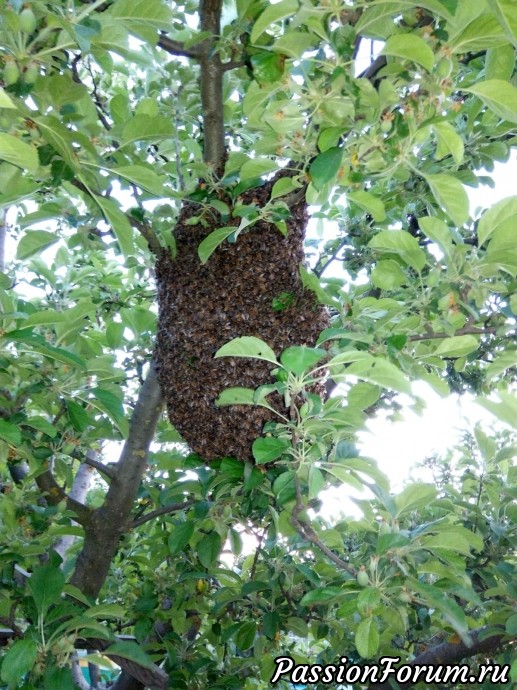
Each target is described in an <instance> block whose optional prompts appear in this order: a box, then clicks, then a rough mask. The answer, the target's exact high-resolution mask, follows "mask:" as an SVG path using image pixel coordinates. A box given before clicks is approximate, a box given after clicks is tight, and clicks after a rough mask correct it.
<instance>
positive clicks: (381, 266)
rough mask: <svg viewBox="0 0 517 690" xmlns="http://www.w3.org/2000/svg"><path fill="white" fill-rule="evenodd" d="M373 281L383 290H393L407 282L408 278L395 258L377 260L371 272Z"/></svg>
mask: <svg viewBox="0 0 517 690" xmlns="http://www.w3.org/2000/svg"><path fill="white" fill-rule="evenodd" d="M371 278H372V283H373V284H374V285H375V287H378V288H380V289H381V290H393V289H394V288H397V287H400V286H401V285H404V283H407V281H408V278H407V276H406V274H405V273H404V271H403V270H402V269H401V268H400V265H399V264H398V263H397V262H396V261H393V259H384V260H381V261H377V263H376V265H375V266H374V268H373V270H372V274H371Z"/></svg>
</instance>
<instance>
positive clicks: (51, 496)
mask: <svg viewBox="0 0 517 690" xmlns="http://www.w3.org/2000/svg"><path fill="white" fill-rule="evenodd" d="M36 484H37V486H38V489H39V490H40V491H41V493H42V494H44V495H45V499H46V500H47V501H48V503H50V505H53V506H56V505H57V504H58V503H61V501H66V507H67V508H68V509H69V510H73V511H74V513H75V514H76V515H77V522H78V523H79V524H80V525H82V526H83V527H86V525H87V524H88V521H89V520H90V518H91V514H92V511H91V510H90V509H89V508H87V507H86V506H85V505H83V504H82V503H79V501H76V500H75V499H74V498H71V497H70V496H69V495H68V494H67V493H66V491H65V490H64V489H62V488H61V487H60V486H59V484H58V483H57V481H56V479H55V477H54V475H53V473H52V470H51V469H50V467H48V469H46V470H45V471H44V472H43V473H42V474H40V475H39V476H38V477H36Z"/></svg>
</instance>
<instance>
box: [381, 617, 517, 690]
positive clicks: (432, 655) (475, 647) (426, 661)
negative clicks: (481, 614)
mask: <svg viewBox="0 0 517 690" xmlns="http://www.w3.org/2000/svg"><path fill="white" fill-rule="evenodd" d="M491 629H492V630H494V628H491ZM488 630H489V629H488V628H487V627H482V628H477V629H475V630H471V631H469V636H470V639H471V642H472V644H471V645H470V646H467V645H466V644H465V643H464V642H461V641H460V642H458V643H456V642H443V643H442V644H439V645H436V646H435V647H431V649H427V650H426V651H425V652H423V653H422V654H419V655H418V656H417V657H415V658H414V659H412V660H411V661H408V662H407V665H408V666H429V665H430V666H435V665H438V664H439V665H451V664H455V663H458V662H459V661H461V660H462V659H470V658H472V657H473V656H476V655H477V654H494V653H495V652H497V651H499V650H500V649H501V648H502V647H503V645H504V644H511V643H512V642H515V641H516V640H517V638H513V639H511V640H509V639H508V637H507V635H505V633H504V630H503V629H502V628H501V627H500V626H498V629H497V631H496V632H495V634H493V635H491V636H490V637H486V634H487V632H488ZM414 685H415V684H414V683H400V684H399V685H398V686H397V687H399V688H412V687H414ZM368 690H393V686H392V685H391V683H390V682H389V681H387V682H385V683H372V684H371V685H370V686H369V687H368Z"/></svg>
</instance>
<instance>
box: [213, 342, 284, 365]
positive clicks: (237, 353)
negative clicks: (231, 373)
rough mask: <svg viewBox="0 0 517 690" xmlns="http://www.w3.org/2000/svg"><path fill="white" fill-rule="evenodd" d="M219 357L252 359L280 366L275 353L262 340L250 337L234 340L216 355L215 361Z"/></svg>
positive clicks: (221, 348)
mask: <svg viewBox="0 0 517 690" xmlns="http://www.w3.org/2000/svg"><path fill="white" fill-rule="evenodd" d="M219 357H251V358H252V359H263V360H265V361H266V362H271V363H272V364H276V365H278V362H277V359H276V356H275V353H274V352H273V350H272V349H271V348H270V347H269V345H268V344H267V343H265V342H264V341H263V340H260V338H255V336H248V335H244V336H242V337H241V338H234V339H233V340H230V342H229V343H226V344H225V345H223V346H222V347H220V348H219V349H218V350H217V352H216V353H215V355H214V358H215V359H217V358H219Z"/></svg>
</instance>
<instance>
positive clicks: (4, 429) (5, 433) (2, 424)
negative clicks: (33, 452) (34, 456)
mask: <svg viewBox="0 0 517 690" xmlns="http://www.w3.org/2000/svg"><path fill="white" fill-rule="evenodd" d="M0 438H1V439H2V440H4V441H6V442H7V443H10V444H11V445H13V446H19V445H20V444H21V442H22V437H21V434H20V430H19V429H18V427H17V426H15V425H14V424H10V423H9V422H6V421H5V419H0Z"/></svg>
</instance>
